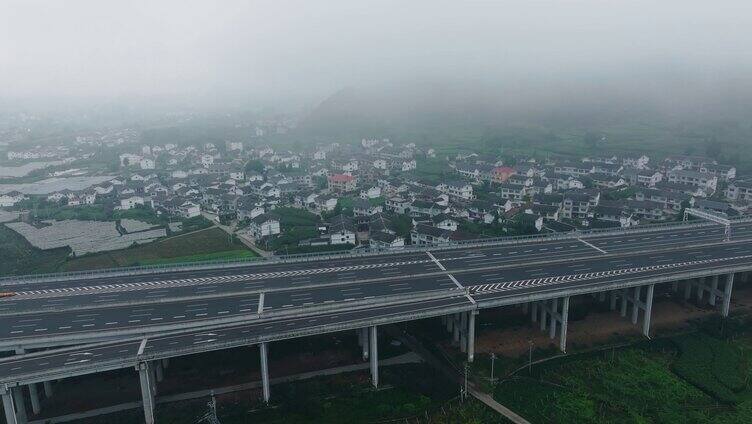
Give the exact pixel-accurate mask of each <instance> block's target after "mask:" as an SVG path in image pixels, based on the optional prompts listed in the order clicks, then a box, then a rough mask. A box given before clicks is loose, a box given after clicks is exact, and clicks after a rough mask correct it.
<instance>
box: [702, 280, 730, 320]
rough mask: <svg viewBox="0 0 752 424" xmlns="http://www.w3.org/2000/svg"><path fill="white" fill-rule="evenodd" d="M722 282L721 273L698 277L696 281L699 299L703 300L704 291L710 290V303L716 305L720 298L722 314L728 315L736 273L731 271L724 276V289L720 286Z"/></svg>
mask: <svg viewBox="0 0 752 424" xmlns="http://www.w3.org/2000/svg"><path fill="white" fill-rule="evenodd" d="M720 283H721V276H720V275H713V276H712V277H707V278H705V279H698V280H697V283H696V286H697V299H698V300H701V299H702V298H703V297H704V293H705V292H708V305H710V306H715V305H716V302H717V301H718V300H720V301H721V315H722V316H724V317H727V316H728V314H729V309H730V306H731V291H732V289H733V286H734V274H733V273H731V274H726V275H725V276H723V290H720V289H719V288H718V287H719V285H720Z"/></svg>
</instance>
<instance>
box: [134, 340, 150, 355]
mask: <svg viewBox="0 0 752 424" xmlns="http://www.w3.org/2000/svg"><path fill="white" fill-rule="evenodd" d="M147 340H149V339H143V340H141V344H140V345H139V346H138V353H137V354H136V355H137V356H141V355H143V354H144V349H145V348H146V341H147Z"/></svg>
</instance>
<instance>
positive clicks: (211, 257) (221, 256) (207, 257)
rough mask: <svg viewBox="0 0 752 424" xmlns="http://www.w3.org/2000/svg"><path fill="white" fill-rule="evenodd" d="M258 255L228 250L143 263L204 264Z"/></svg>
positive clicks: (244, 251)
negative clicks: (205, 262)
mask: <svg viewBox="0 0 752 424" xmlns="http://www.w3.org/2000/svg"><path fill="white" fill-rule="evenodd" d="M256 257H258V254H257V253H256V252H254V251H252V250H226V251H224V252H214V253H204V254H199V255H189V256H177V257H174V258H164V259H146V260H143V261H141V264H142V265H155V264H167V263H187V262H204V261H216V260H228V261H229V260H243V259H250V258H256Z"/></svg>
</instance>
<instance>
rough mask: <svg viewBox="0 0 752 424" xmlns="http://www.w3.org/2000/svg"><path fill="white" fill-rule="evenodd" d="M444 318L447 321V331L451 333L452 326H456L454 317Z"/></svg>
mask: <svg viewBox="0 0 752 424" xmlns="http://www.w3.org/2000/svg"><path fill="white" fill-rule="evenodd" d="M444 318H445V319H446V330H447V332H449V333H451V332H452V326H453V325H454V315H444Z"/></svg>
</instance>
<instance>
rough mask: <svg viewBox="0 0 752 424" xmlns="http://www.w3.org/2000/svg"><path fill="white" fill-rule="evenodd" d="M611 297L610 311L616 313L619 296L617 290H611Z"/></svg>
mask: <svg viewBox="0 0 752 424" xmlns="http://www.w3.org/2000/svg"><path fill="white" fill-rule="evenodd" d="M609 296H610V299H609V302H610V303H609V305H608V309H609V310H612V311H615V310H616V300H617V296H618V295H617V293H616V290H611V292H609Z"/></svg>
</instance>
